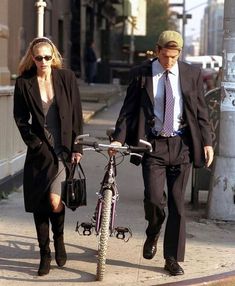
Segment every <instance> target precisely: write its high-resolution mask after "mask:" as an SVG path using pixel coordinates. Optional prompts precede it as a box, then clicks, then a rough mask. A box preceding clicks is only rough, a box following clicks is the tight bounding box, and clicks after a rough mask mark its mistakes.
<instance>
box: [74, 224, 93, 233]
mask: <svg viewBox="0 0 235 286" xmlns="http://www.w3.org/2000/svg"><path fill="white" fill-rule="evenodd" d="M93 227H94V225H93V224H92V223H91V222H82V223H81V224H80V225H79V224H78V222H77V225H76V229H75V231H77V232H78V233H79V234H80V235H86V236H89V235H91V234H92V230H93ZM79 229H82V233H81V232H80V231H79Z"/></svg>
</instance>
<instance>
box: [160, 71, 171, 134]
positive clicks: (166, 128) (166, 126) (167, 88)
mask: <svg viewBox="0 0 235 286" xmlns="http://www.w3.org/2000/svg"><path fill="white" fill-rule="evenodd" d="M168 74H169V71H165V72H164V93H165V112H164V122H163V128H162V133H163V134H164V135H165V136H170V135H171V134H172V133H173V131H174V127H173V122H174V97H173V92H172V88H171V83H170V80H169V75H168Z"/></svg>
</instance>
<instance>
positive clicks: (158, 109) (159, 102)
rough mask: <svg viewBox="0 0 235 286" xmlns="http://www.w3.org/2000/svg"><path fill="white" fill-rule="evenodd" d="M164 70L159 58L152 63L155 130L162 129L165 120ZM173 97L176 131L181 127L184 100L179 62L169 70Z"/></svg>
mask: <svg viewBox="0 0 235 286" xmlns="http://www.w3.org/2000/svg"><path fill="white" fill-rule="evenodd" d="M164 72H165V70H164V69H163V67H162V66H161V64H160V62H159V61H158V60H155V61H153V63H152V76H153V95H154V115H155V126H154V130H155V131H161V130H162V127H163V120H164V109H165V108H164ZM168 77H169V80H170V83H171V87H172V92H173V97H174V123H173V126H174V131H177V130H178V129H179V126H180V124H181V122H182V113H183V100H182V92H181V88H180V78H179V67H178V62H177V63H176V64H175V65H174V66H173V67H172V68H171V69H170V70H169V74H168Z"/></svg>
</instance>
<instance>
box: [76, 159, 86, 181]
mask: <svg viewBox="0 0 235 286" xmlns="http://www.w3.org/2000/svg"><path fill="white" fill-rule="evenodd" d="M77 166H78V168H79V169H80V171H81V173H82V175H83V178H84V179H86V176H85V173H84V171H83V168H82V165H81V163H80V162H79V163H78V164H77ZM78 173H79V176H80V175H81V174H80V172H78ZM80 177H81V176H80Z"/></svg>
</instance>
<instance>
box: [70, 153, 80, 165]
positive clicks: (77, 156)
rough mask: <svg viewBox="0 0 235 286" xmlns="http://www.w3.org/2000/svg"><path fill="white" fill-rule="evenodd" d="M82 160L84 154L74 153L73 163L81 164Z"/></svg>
mask: <svg viewBox="0 0 235 286" xmlns="http://www.w3.org/2000/svg"><path fill="white" fill-rule="evenodd" d="M81 159H82V154H81V153H72V160H71V162H72V163H79V162H80V160H81Z"/></svg>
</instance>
